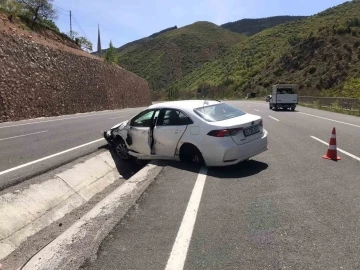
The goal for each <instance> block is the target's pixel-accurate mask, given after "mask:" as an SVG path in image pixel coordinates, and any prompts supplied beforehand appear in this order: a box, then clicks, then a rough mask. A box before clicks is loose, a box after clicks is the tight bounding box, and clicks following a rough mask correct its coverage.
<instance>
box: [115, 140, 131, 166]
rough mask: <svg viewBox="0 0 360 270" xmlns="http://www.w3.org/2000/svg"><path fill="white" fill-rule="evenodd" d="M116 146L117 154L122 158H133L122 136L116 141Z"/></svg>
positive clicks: (125, 159)
mask: <svg viewBox="0 0 360 270" xmlns="http://www.w3.org/2000/svg"><path fill="white" fill-rule="evenodd" d="M114 148H115V153H116V155H117V156H118V157H119V158H121V159H122V160H124V161H128V160H131V159H132V156H131V155H129V150H128V148H127V145H126V143H125V141H124V140H123V139H122V138H118V139H117V140H116V141H115V144H114Z"/></svg>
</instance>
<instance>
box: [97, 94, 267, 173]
mask: <svg viewBox="0 0 360 270" xmlns="http://www.w3.org/2000/svg"><path fill="white" fill-rule="evenodd" d="M103 135H104V137H105V139H106V140H107V141H108V142H109V144H111V145H113V146H114V147H115V149H116V153H117V155H118V156H119V157H120V158H122V159H124V160H127V159H130V158H131V157H135V158H138V159H148V160H155V159H165V160H180V161H183V162H194V163H199V164H205V165H207V166H227V165H233V164H237V163H239V162H241V161H244V160H247V159H249V158H251V157H253V156H255V155H258V154H260V153H262V152H264V151H266V150H267V131H266V130H265V129H264V127H263V121H262V119H261V117H260V116H256V115H252V114H248V113H245V112H243V111H241V110H239V109H237V108H234V107H232V106H230V105H228V104H226V103H222V102H219V101H205V100H187V101H174V102H166V103H159V104H155V105H152V106H150V107H149V108H148V109H146V110H144V111H143V112H141V113H139V114H138V115H136V116H135V117H133V118H132V119H130V120H128V121H125V122H122V123H120V124H118V125H116V126H114V127H113V128H111V129H110V130H109V131H107V132H104V134H103Z"/></svg>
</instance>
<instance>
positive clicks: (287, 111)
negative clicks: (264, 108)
mask: <svg viewBox="0 0 360 270" xmlns="http://www.w3.org/2000/svg"><path fill="white" fill-rule="evenodd" d="M272 111H273V112H275V113H283V112H285V113H296V112H299V111H298V110H294V111H292V110H277V111H275V110H272Z"/></svg>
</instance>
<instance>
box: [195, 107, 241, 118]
mask: <svg viewBox="0 0 360 270" xmlns="http://www.w3.org/2000/svg"><path fill="white" fill-rule="evenodd" d="M194 112H195V113H196V114H197V115H199V116H200V117H201V118H203V119H204V120H206V121H208V122H216V121H224V120H227V119H231V118H235V117H238V116H241V115H244V114H246V113H245V112H243V111H241V110H239V109H236V108H234V107H232V106H230V105H228V104H225V103H220V104H215V105H211V106H206V107H200V108H197V109H194Z"/></svg>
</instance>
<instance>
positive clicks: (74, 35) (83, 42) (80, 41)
mask: <svg viewBox="0 0 360 270" xmlns="http://www.w3.org/2000/svg"><path fill="white" fill-rule="evenodd" d="M67 35H68V36H69V37H70V38H71V39H72V40H73V41H75V43H76V44H77V45H79V46H80V48H81V49H82V50H83V51H86V52H88V53H90V52H92V43H91V42H90V41H89V40H88V39H87V38H86V37H81V36H79V33H78V32H76V31H72V32H69V33H67Z"/></svg>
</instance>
